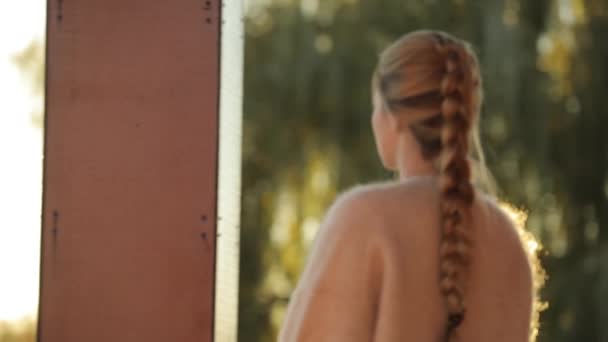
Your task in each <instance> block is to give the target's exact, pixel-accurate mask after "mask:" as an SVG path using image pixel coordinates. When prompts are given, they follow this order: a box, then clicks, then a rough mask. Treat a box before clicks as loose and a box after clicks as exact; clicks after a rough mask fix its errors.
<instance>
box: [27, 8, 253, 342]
mask: <svg viewBox="0 0 608 342" xmlns="http://www.w3.org/2000/svg"><path fill="white" fill-rule="evenodd" d="M228 2H230V4H228ZM241 13H242V8H241V4H240V1H238V0H237V1H227V4H225V5H224V6H222V3H221V2H220V0H174V1H154V0H153V1H149V0H87V1H64V0H48V6H47V45H46V46H47V54H46V106H45V146H44V180H43V188H44V191H43V206H42V210H43V212H42V253H41V284H40V285H41V286H40V308H39V323H38V324H39V325H38V340H39V341H42V342H55V341H56V342H81V341H87V342H95V341H100V342H101V341H104V342H107V341H147V342H151V341H163V342H166V341H180V342H190V341H192V342H194V341H197V342H200V341H213V340H214V338H213V337H214V335H215V336H219V337H218V338H216V339H215V341H221V342H223V341H235V340H236V331H235V329H236V311H237V307H236V295H237V288H236V286H237V284H238V280H237V278H236V277H238V217H239V213H238V211H239V206H238V204H239V197H240V194H239V189H240V132H241V127H240V124H241V121H240V118H241V112H240V110H241V108H240V106H241V89H240V88H241V86H242V81H241V78H242V23H241ZM222 19H223V21H224V23H222ZM222 32H226V35H225V36H223V34H222ZM226 49H232V50H230V51H232V55H231V56H229V55H227V54H224V53H223V52H224V50H226ZM220 89H221V90H220ZM227 125H233V126H232V127H227ZM220 130H221V131H222V132H223V133H222V134H224V133H226V134H225V135H226V136H225V137H224V136H220V134H219V131H220ZM218 170H219V172H218ZM219 174H222V175H223V178H222V177H219V179H218V176H219ZM218 199H219V201H220V202H218ZM218 203H220V205H219V206H218ZM222 203H223V204H222ZM220 213H221V214H224V215H230V216H229V217H220V215H219V214H220ZM220 218H221V219H220ZM216 252H217V254H216ZM216 256H217V258H216ZM218 260H219V261H220V264H217V261H218ZM216 265H217V266H216ZM216 274H217V275H218V276H216ZM216 287H217V289H218V290H217V291H216ZM216 293H217V296H218V299H217V301H216V300H215V298H216ZM220 303H221V305H219V304H220ZM215 311H218V315H214V312H215ZM220 317H221V319H220ZM214 318H215V320H214ZM214 322H215V324H216V325H218V326H217V329H216V330H214Z"/></svg>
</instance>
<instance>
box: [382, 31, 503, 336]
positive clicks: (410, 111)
mask: <svg viewBox="0 0 608 342" xmlns="http://www.w3.org/2000/svg"><path fill="white" fill-rule="evenodd" d="M372 86H373V88H374V91H376V92H377V93H378V94H379V95H380V98H381V99H382V105H383V106H384V108H385V110H386V111H387V112H390V113H392V114H393V115H395V117H396V118H397V122H398V127H399V129H408V128H409V129H411V132H412V134H413V135H414V137H415V138H416V140H417V141H418V143H419V144H420V148H421V152H422V156H423V157H424V158H425V159H427V160H431V161H433V163H434V164H435V165H436V167H437V168H438V170H439V171H440V176H439V191H440V215H441V216H440V218H441V235H442V237H441V242H440V250H439V272H440V279H439V282H440V283H439V285H440V289H441V294H442V295H443V298H444V303H445V307H446V311H447V319H446V320H447V323H446V329H445V341H452V340H454V338H455V337H454V334H453V332H454V330H455V329H456V328H457V327H458V326H459V325H460V323H461V322H462V320H463V319H464V317H465V313H466V301H465V290H466V280H467V278H468V271H469V263H470V249H471V247H472V240H471V236H472V232H471V231H470V230H471V205H472V203H473V200H474V194H475V192H474V190H473V182H476V184H479V185H480V186H482V187H485V188H486V189H489V190H492V189H493V183H492V181H491V178H490V177H489V173H488V172H487V170H486V168H485V161H484V157H483V151H482V150H481V145H480V143H479V129H478V121H479V120H478V119H479V112H480V108H481V102H482V89H481V88H482V87H481V77H480V70H479V63H478V60H477V57H476V56H475V54H474V53H473V51H472V49H471V48H470V46H469V45H468V44H467V43H466V42H464V41H462V40H459V39H457V38H455V37H453V36H451V35H449V34H447V33H444V32H438V31H416V32H413V33H410V34H407V35H404V36H403V37H401V38H400V39H399V40H397V41H396V42H395V43H393V44H392V45H391V46H389V47H388V48H387V49H385V50H384V51H383V52H382V54H381V55H380V60H379V63H378V65H377V67H376V69H375V71H374V74H373V78H372ZM405 110H406V111H407V115H399V114H401V113H402V112H403V111H405ZM471 147H472V149H471ZM473 167H475V168H476V170H475V171H473V170H472V169H473Z"/></svg>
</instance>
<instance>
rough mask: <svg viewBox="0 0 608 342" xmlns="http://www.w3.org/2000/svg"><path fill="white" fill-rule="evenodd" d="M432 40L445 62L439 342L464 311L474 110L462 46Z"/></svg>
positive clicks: (441, 38) (471, 81)
mask: <svg viewBox="0 0 608 342" xmlns="http://www.w3.org/2000/svg"><path fill="white" fill-rule="evenodd" d="M436 37H437V40H438V44H437V50H438V52H439V53H440V54H441V55H442V56H443V58H444V60H445V71H444V76H443V79H442V81H441V89H440V91H441V94H442V96H443V100H442V103H441V114H442V117H443V127H442V128H441V151H440V152H439V171H440V181H439V191H440V213H441V214H440V215H441V216H440V219H441V234H442V237H441V242H440V250H439V270H440V280H439V281H440V283H439V284H440V289H441V293H442V295H443V297H444V301H445V306H446V310H447V314H448V318H447V322H448V323H447V328H446V337H445V340H446V341H451V340H452V339H453V336H452V335H453V332H454V329H456V328H457V327H458V326H459V325H460V323H461V322H462V321H463V319H464V316H465V312H466V303H465V291H466V289H465V287H466V280H467V277H468V271H469V269H468V267H469V264H470V252H469V251H470V249H471V247H472V240H471V236H472V232H471V227H472V224H471V210H470V208H471V205H472V203H473V199H474V190H473V186H472V184H471V169H470V165H469V160H468V155H469V141H468V140H469V130H470V128H471V123H472V119H473V118H472V115H474V112H475V109H473V108H471V101H470V100H469V98H470V96H471V95H470V94H471V93H472V88H473V87H474V86H476V83H477V81H476V80H475V79H474V78H475V76H474V75H473V73H472V72H471V70H472V68H471V65H470V63H471V62H472V58H471V57H470V55H469V54H468V53H467V51H466V50H465V48H464V47H463V46H461V45H460V44H459V43H456V42H454V41H452V40H450V39H447V38H446V37H444V36H442V35H440V34H437V36H436Z"/></svg>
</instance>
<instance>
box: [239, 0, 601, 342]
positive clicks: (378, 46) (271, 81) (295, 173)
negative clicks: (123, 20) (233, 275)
mask: <svg viewBox="0 0 608 342" xmlns="http://www.w3.org/2000/svg"><path fill="white" fill-rule="evenodd" d="M245 23H246V39H245V44H246V54H245V55H246V56H245V58H246V60H245V63H246V64H245V106H244V119H245V127H244V144H243V153H244V154H243V167H244V169H243V177H244V178H243V196H244V197H243V207H242V208H243V214H242V238H241V241H242V245H241V247H242V251H241V279H240V281H241V293H240V316H239V341H243V342H250V341H251V342H257V341H272V340H274V339H275V338H276V333H277V330H278V327H279V325H280V323H281V321H282V319H283V315H284V310H285V306H286V303H287V301H288V298H289V295H290V293H291V290H292V289H293V287H294V285H295V284H296V282H297V280H298V276H299V273H300V270H301V268H302V266H303V264H304V262H305V260H306V259H305V258H306V255H307V251H308V248H309V246H310V244H311V241H312V239H313V238H314V234H315V232H316V231H317V229H318V225H319V222H320V221H321V220H322V216H323V213H324V211H325V209H326V208H327V207H328V206H329V205H330V204H331V202H332V200H333V199H334V198H335V196H336V194H337V193H339V192H340V191H343V190H344V189H346V188H348V187H351V186H353V185H355V184H357V183H364V182H369V181H375V180H380V179H386V178H389V177H391V175H390V174H387V173H386V172H385V171H383V170H382V168H381V166H380V163H379V161H378V160H377V157H376V154H375V146H374V142H373V138H372V135H371V130H370V125H369V118H370V114H371V105H370V103H371V101H370V89H369V81H370V77H371V72H372V69H373V67H374V65H375V63H376V60H377V56H378V53H379V52H380V51H381V50H382V49H383V48H384V47H386V46H387V44H389V43H390V42H391V41H393V40H395V39H396V38H398V37H399V36H401V35H402V34H404V33H406V32H409V31H412V30H416V29H420V28H429V29H440V30H445V31H448V32H451V33H453V34H455V35H457V36H459V37H461V38H464V39H466V40H468V41H470V42H471V43H472V44H473V46H474V48H475V50H476V51H477V53H478V54H479V56H480V59H481V63H482V72H483V76H484V89H485V105H484V108H483V114H482V120H481V124H482V139H483V142H484V146H485V149H486V152H487V157H488V164H489V167H490V169H491V170H492V172H493V174H494V176H495V177H496V179H497V182H498V185H499V189H500V191H499V197H500V198H501V199H503V200H505V201H507V202H509V203H511V204H513V205H514V206H516V207H517V208H521V209H523V210H524V211H526V212H527V214H528V220H527V224H526V226H527V229H528V230H529V231H530V232H532V233H533V234H534V235H535V236H536V237H537V238H538V239H540V241H541V243H542V245H543V246H544V250H543V254H542V261H543V264H544V266H545V267H546V269H547V272H548V274H549V279H548V282H547V284H546V287H545V288H544V290H543V292H542V296H543V298H544V299H545V300H546V301H548V302H549V307H548V309H547V310H546V311H544V312H543V314H542V315H541V331H540V335H539V341H552V342H559V341H601V342H604V341H608V324H606V323H608V316H607V313H606V312H607V311H606V310H603V307H602V303H607V302H608V244H607V243H608V135H607V134H605V133H604V131H605V129H606V128H605V127H608V97H607V96H606V93H608V64H607V62H606V61H608V0H535V1H524V0H487V1H478V0H424V1H397V0H323V1H321V0H249V1H248V3H247V16H246V21H245Z"/></svg>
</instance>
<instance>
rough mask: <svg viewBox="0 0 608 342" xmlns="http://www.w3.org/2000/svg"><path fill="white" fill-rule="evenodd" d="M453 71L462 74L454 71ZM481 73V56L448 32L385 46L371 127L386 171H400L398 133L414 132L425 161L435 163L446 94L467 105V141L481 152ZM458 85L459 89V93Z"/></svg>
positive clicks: (376, 73) (375, 81)
mask: <svg viewBox="0 0 608 342" xmlns="http://www.w3.org/2000/svg"><path fill="white" fill-rule="evenodd" d="M448 55H449V56H448ZM448 67H452V68H454V67H457V69H458V70H453V71H454V72H451V73H450V72H448V71H447V68H448ZM479 74H480V73H479V66H478V62H477V58H476V56H475V54H474V53H473V52H472V50H471V49H470V47H469V46H468V44H467V43H465V42H463V41H461V40H459V39H457V38H454V37H452V36H450V35H449V34H447V33H444V32H438V31H416V32H413V33H409V34H406V35H404V36H403V37H401V38H400V39H398V40H397V41H396V42H394V43H393V44H392V45H390V46H389V47H388V48H386V49H385V50H384V51H383V52H382V54H381V55H380V60H379V62H378V65H377V67H376V69H375V71H374V74H373V76H372V98H373V102H374V114H373V115H372V123H373V127H374V135H375V137H376V142H377V147H378V152H379V154H380V157H381V159H382V161H383V164H384V165H385V167H386V168H388V169H391V170H396V169H397V165H396V164H397V163H396V159H397V158H398V155H397V153H398V151H397V148H396V144H397V142H398V138H397V136H399V135H401V136H403V135H405V136H407V135H409V134H412V135H413V136H414V138H415V140H416V141H417V142H418V145H419V146H418V148H419V149H420V153H421V155H422V157H423V158H424V159H425V160H428V161H433V160H434V159H436V157H437V156H438V154H439V151H440V148H441V143H440V141H441V137H440V131H441V126H442V121H443V120H444V117H443V115H442V111H441V109H442V105H444V100H445V96H446V95H448V94H445V92H448V93H450V94H451V95H453V96H457V97H458V101H459V105H461V106H464V107H465V109H466V113H467V116H468V117H467V120H468V123H469V127H467V132H466V134H467V142H469V143H472V146H473V147H474V148H475V149H477V148H478V143H477V141H478V129H477V125H478V124H477V123H478V118H479V110H480V106H481V101H482V91H481V79H480V76H479ZM454 86H458V87H459V89H456V90H457V91H456V92H455V91H454V89H453V87H454ZM444 91H445V92H444ZM450 103H451V102H450ZM474 152H475V153H474V155H473V157H475V158H476V159H477V158H479V159H481V153H480V151H474Z"/></svg>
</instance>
